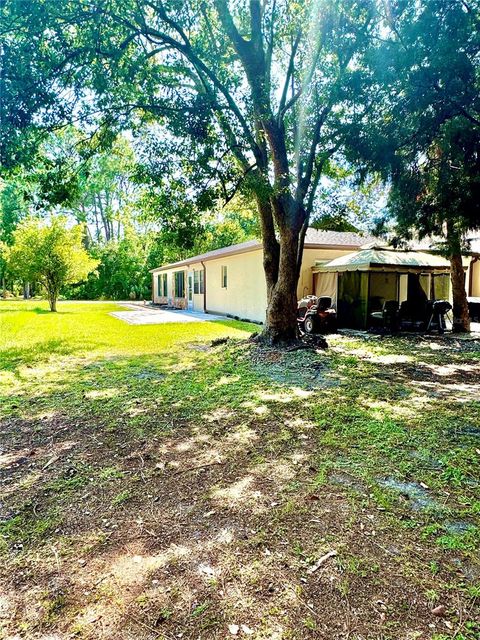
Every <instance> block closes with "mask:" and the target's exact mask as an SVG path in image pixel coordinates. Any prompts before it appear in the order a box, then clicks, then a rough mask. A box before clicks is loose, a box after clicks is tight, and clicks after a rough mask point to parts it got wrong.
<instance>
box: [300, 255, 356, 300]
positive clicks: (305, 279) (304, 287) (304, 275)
mask: <svg viewBox="0 0 480 640" xmlns="http://www.w3.org/2000/svg"><path fill="white" fill-rule="evenodd" d="M352 251H353V249H308V248H307V249H304V251H303V260H302V268H301V269H300V277H299V278H298V287H297V298H298V299H299V300H300V298H303V297H304V296H306V295H309V294H311V293H314V283H313V272H312V267H313V266H314V265H315V260H333V259H334V258H340V256H344V255H347V254H348V253H352Z"/></svg>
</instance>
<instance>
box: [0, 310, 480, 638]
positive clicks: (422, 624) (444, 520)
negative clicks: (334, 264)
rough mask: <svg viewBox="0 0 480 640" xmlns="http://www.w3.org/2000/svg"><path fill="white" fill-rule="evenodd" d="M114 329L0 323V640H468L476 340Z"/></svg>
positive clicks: (76, 318)
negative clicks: (296, 346) (318, 347)
mask: <svg viewBox="0 0 480 640" xmlns="http://www.w3.org/2000/svg"><path fill="white" fill-rule="evenodd" d="M119 309H121V307H118V305H115V304H112V303H95V304H87V303H60V304H59V312H58V313H57V314H50V313H48V312H45V311H46V305H44V304H42V303H38V302H35V303H24V302H1V303H0V340H1V342H0V434H1V435H0V480H1V484H0V556H1V558H0V579H1V581H2V588H3V591H2V593H3V594H4V595H2V596H1V597H0V637H1V636H2V633H4V634H5V637H9V634H10V635H11V634H14V633H15V632H16V631H18V630H19V629H21V630H22V633H23V635H22V636H21V637H22V638H32V639H33V638H37V637H41V636H42V634H44V635H45V637H47V636H48V635H49V634H50V635H51V634H64V633H67V634H75V637H79V638H92V639H93V638H101V639H103V638H105V639H107V638H112V639H116V638H121V639H123V638H125V639H127V638H128V639H129V638H145V639H146V638H165V639H166V640H171V638H173V637H176V636H177V635H178V633H179V632H181V633H183V637H184V638H192V639H193V638H198V637H201V638H225V637H229V636H230V635H231V632H230V631H229V625H230V626H231V625H234V627H235V625H237V626H238V627H239V629H240V630H239V636H241V635H244V636H245V637H246V636H247V635H249V636H250V637H253V638H255V639H258V640H263V639H265V640H266V639H267V638H278V639H287V640H288V639H290V638H333V637H334V638H339V639H341V638H351V639H356V640H360V639H361V638H371V639H374V638H378V639H379V640H380V638H381V639H382V640H388V639H392V640H393V639H397V638H412V639H413V638H431V639H433V638H437V640H438V639H439V638H453V637H455V638H457V640H458V639H459V638H464V640H474V639H475V640H476V638H477V637H478V634H479V632H480V628H479V626H478V615H479V614H478V603H479V592H480V561H479V553H478V549H479V546H480V485H479V477H480V473H479V471H480V411H479V409H480V394H479V386H480V371H479V368H478V358H479V355H480V346H479V344H478V342H477V341H475V340H470V341H457V340H454V339H452V338H450V337H444V338H431V339H423V338H406V337H405V338H384V337H378V336H370V337H368V336H366V337H362V336H350V335H341V336H340V335H338V336H331V337H330V338H329V342H330V348H329V350H328V351H326V352H322V353H318V354H317V353H313V352H306V351H298V352H291V353H287V352H282V351H277V350H275V349H267V348H261V347H259V346H256V345H253V344H251V343H248V342H247V341H245V338H247V337H248V336H249V335H250V332H251V331H255V330H257V327H255V326H254V325H249V324H248V323H240V322H235V321H214V322H204V323H195V324H170V325H149V326H136V325H127V324H125V323H123V322H121V321H120V320H118V319H116V318H114V317H113V316H111V315H110V312H112V311H115V310H119ZM226 337H228V338H229V341H228V342H227V343H226V344H221V345H218V346H212V345H211V341H212V340H215V339H217V338H226ZM332 550H333V551H336V556H331V557H329V559H328V560H326V561H325V564H324V565H322V566H320V567H319V568H318V569H317V570H315V571H313V572H311V568H312V567H314V566H315V563H316V562H317V560H318V559H319V558H321V557H322V556H323V555H325V554H328V552H329V551H332ZM32 576H35V580H34V582H32ZM2 598H3V599H2ZM437 604H443V605H444V606H445V615H444V617H441V618H438V617H436V616H434V615H433V614H432V613H431V609H432V608H433V606H436V605H437ZM4 612H5V614H4ZM242 625H243V627H244V628H245V629H247V630H248V632H246V631H243V630H242V629H243V627H242ZM250 631H252V632H253V633H250ZM59 637H62V636H59ZM65 637H67V636H65Z"/></svg>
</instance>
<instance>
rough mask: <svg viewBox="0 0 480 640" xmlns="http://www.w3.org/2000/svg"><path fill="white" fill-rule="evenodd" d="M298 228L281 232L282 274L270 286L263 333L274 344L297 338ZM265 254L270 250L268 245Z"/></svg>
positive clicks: (280, 258) (280, 270)
mask: <svg viewBox="0 0 480 640" xmlns="http://www.w3.org/2000/svg"><path fill="white" fill-rule="evenodd" d="M298 246H299V234H298V231H295V230H288V231H284V232H283V233H280V246H279V256H278V277H277V281H276V282H275V284H273V285H272V286H271V287H270V289H269V290H268V288H267V299H268V305H267V313H266V323H265V329H264V332H263V336H264V338H265V339H266V340H267V341H268V342H269V343H270V344H289V343H291V342H293V341H294V340H296V339H297V337H298V330H297V283H298V276H297V254H298ZM264 253H266V251H265V248H264Z"/></svg>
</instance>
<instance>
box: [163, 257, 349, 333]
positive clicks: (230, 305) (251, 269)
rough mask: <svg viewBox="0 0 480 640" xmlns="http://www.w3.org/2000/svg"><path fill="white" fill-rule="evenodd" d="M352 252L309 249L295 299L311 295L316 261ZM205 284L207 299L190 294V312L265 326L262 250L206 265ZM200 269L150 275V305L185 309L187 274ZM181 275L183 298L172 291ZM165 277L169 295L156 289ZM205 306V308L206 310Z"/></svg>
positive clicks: (198, 265) (198, 266) (192, 266)
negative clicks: (224, 268)
mask: <svg viewBox="0 0 480 640" xmlns="http://www.w3.org/2000/svg"><path fill="white" fill-rule="evenodd" d="M351 251H352V249H310V248H306V249H305V250H304V254H303V262H302V268H301V271H300V277H299V282H298V289H297V295H298V298H301V297H303V296H304V295H307V294H311V293H314V289H313V286H314V285H313V273H312V267H313V266H314V264H315V261H316V260H333V258H338V257H339V256H342V255H345V254H347V253H351ZM204 265H205V275H204V283H205V290H206V295H205V296H204V294H195V293H194V294H193V310H194V311H207V312H210V313H217V314H222V315H229V316H235V317H238V318H241V319H245V320H251V321H253V322H264V321H265V313H266V307H267V287H266V282H265V274H264V270H263V252H262V250H261V248H258V249H255V250H253V251H248V252H244V253H239V254H234V255H230V256H223V257H219V258H215V259H213V260H207V261H206V262H205V263H204ZM222 267H226V269H227V286H226V287H223V286H222V284H223V282H222ZM201 269H203V266H202V263H200V262H198V263H194V264H190V265H188V266H182V267H176V268H175V267H173V268H171V269H164V270H162V271H157V272H155V273H153V274H152V277H153V289H152V290H153V302H154V303H156V304H166V305H169V306H173V307H176V308H179V309H186V308H188V289H187V287H188V274H189V273H192V272H195V271H200V270H201ZM176 271H182V272H183V273H184V278H185V297H182V298H180V297H178V296H176V295H175V291H174V279H175V276H174V273H175V272H176ZM164 273H166V274H167V282H168V295H167V296H163V295H162V292H161V291H159V289H158V275H159V274H164ZM205 302H206V308H205Z"/></svg>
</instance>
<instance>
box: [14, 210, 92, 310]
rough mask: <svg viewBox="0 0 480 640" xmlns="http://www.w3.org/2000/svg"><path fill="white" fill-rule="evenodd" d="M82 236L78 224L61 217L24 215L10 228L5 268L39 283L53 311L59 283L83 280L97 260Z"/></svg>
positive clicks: (59, 289) (55, 305) (59, 288)
mask: <svg viewBox="0 0 480 640" xmlns="http://www.w3.org/2000/svg"><path fill="white" fill-rule="evenodd" d="M82 238H83V228H82V226H81V225H76V226H74V227H71V228H68V227H67V221H66V218H64V217H61V216H59V217H56V218H53V219H52V220H51V221H50V222H49V223H46V222H45V221H43V220H39V219H36V218H28V219H27V220H25V221H24V222H22V223H21V224H20V225H19V226H18V227H17V229H16V230H15V231H14V232H13V239H14V243H13V246H12V248H11V249H10V250H9V252H8V267H9V270H10V271H11V272H12V273H14V274H15V275H17V276H19V277H21V278H23V279H24V280H26V281H28V282H39V283H40V284H42V285H43V286H44V287H45V290H46V292H47V296H48V302H49V305H50V310H51V311H56V310H57V299H58V296H59V294H60V291H61V289H62V287H63V286H64V285H66V284H73V283H76V282H80V281H82V280H84V279H85V278H86V277H87V276H88V274H89V273H90V272H91V271H93V270H94V269H95V267H96V266H97V264H98V262H97V261H96V260H94V259H93V258H91V257H90V256H89V255H88V253H87V252H86V251H85V249H84V247H83V245H82Z"/></svg>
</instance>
